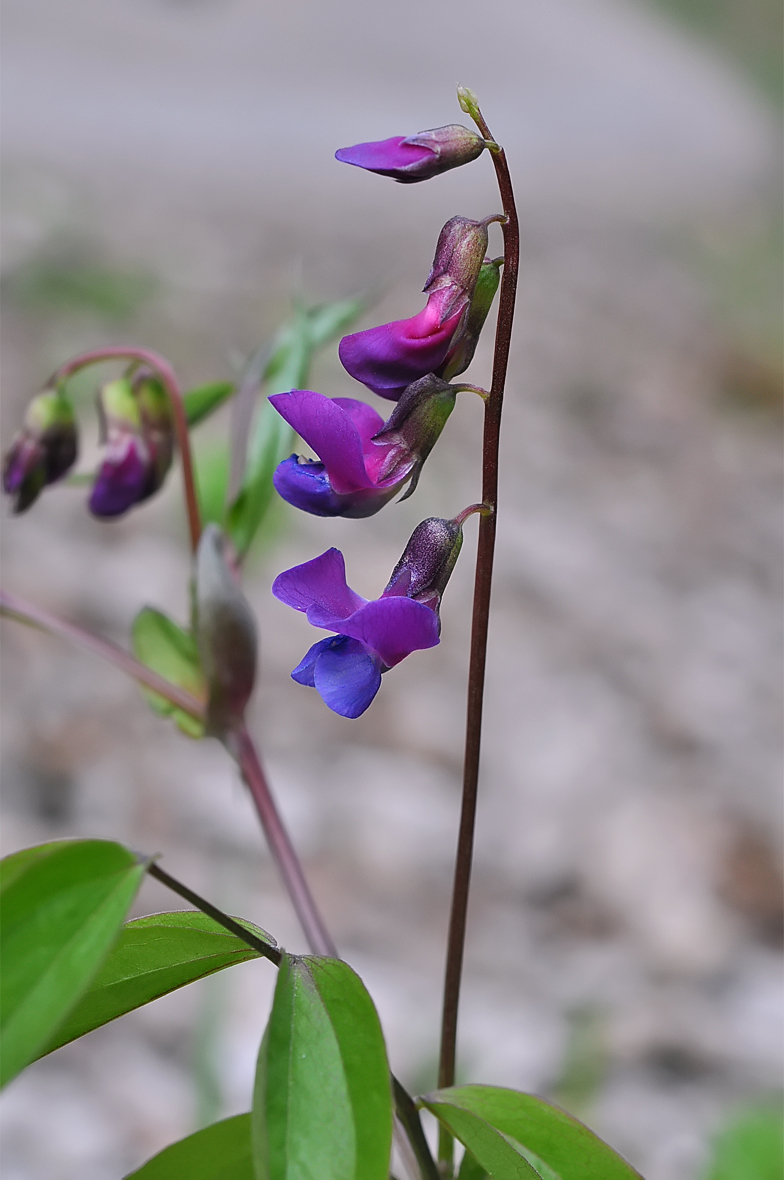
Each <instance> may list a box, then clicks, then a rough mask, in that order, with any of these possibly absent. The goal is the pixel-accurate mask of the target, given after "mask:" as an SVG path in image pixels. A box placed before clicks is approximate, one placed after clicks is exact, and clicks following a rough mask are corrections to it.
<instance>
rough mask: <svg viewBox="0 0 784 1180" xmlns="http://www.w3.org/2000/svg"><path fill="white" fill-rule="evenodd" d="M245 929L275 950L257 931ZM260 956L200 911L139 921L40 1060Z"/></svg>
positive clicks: (128, 925) (129, 928) (122, 938)
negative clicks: (153, 1002) (120, 1018)
mask: <svg viewBox="0 0 784 1180" xmlns="http://www.w3.org/2000/svg"><path fill="white" fill-rule="evenodd" d="M242 925H243V926H246V927H247V928H248V930H250V931H251V932H252V933H253V934H255V935H256V936H257V937H258V938H261V939H263V940H264V942H268V943H269V944H270V945H271V946H274V945H275V940H274V939H272V938H270V936H269V935H268V934H265V932H264V931H263V930H260V929H259V928H258V927H257V926H254V925H252V923H250V922H243V923H242ZM259 957H260V956H259V953H258V951H255V950H254V949H253V947H251V946H248V944H247V943H246V942H243V941H242V939H241V938H238V937H237V936H236V935H235V934H231V933H230V932H229V931H228V930H226V929H225V928H224V927H223V926H219V925H218V923H217V922H216V921H215V920H214V919H213V918H210V917H208V915H207V914H202V913H200V911H199V910H178V911H176V912H174V913H171V914H150V915H149V917H146V918H134V920H133V921H131V922H127V923H126V925H125V926H124V927H123V929H122V933H121V934H120V937H119V938H118V940H117V942H116V943H115V945H114V946H113V948H112V950H111V951H110V953H109V957H108V958H107V959H106V961H105V962H104V964H103V967H101V969H100V971H99V972H98V974H97V975H96V977H95V979H94V980H93V983H92V985H91V987H90V988H89V990H88V991H87V992H86V993H85V994H84V995H83V996H82V998H81V1000H80V1001H79V1003H78V1004H77V1005H76V1007H75V1008H74V1009H73V1011H72V1012H71V1014H70V1016H68V1018H67V1019H66V1020H65V1022H64V1023H63V1024H61V1025H60V1026H59V1027H58V1029H57V1031H56V1033H55V1035H54V1036H53V1037H52V1039H51V1040H50V1041H48V1042H47V1044H46V1046H45V1048H44V1049H42V1051H41V1053H40V1054H39V1056H41V1057H43V1056H44V1054H46V1053H51V1052H53V1050H55V1049H59V1048H60V1046H61V1045H66V1044H68V1042H69V1041H74V1040H76V1038H77V1037H82V1036H84V1034H85V1033H88V1032H92V1030H93V1029H94V1028H99V1027H100V1026H101V1025H102V1024H107V1023H108V1022H109V1021H110V1020H115V1019H116V1018H117V1017H118V1016H122V1015H123V1014H124V1013H125V1012H132V1011H133V1009H134V1008H141V1007H142V1005H143V1004H149V1003H150V1001H151V1000H157V999H158V997H159V996H165V995H167V994H168V993H169V992H173V991H175V990H176V989H177V988H178V987H184V986H185V984H187V983H193V982H194V980H196V979H204V977H205V976H207V975H212V974H213V973H214V972H215V971H222V970H223V969H224V967H231V966H232V965H233V964H234V963H244V962H245V961H246V960H247V959H257V958H259Z"/></svg>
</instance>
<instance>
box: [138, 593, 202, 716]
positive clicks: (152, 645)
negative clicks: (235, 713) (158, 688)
mask: <svg viewBox="0 0 784 1180" xmlns="http://www.w3.org/2000/svg"><path fill="white" fill-rule="evenodd" d="M131 642H132V645H133V651H134V655H135V656H136V658H137V659H138V660H141V662H142V663H143V664H146V665H147V667H148V668H152V670H153V671H154V672H158V673H159V675H161V676H165V677H166V679H167V680H170V681H171V682H172V684H176V685H178V686H179V687H180V688H184V689H186V690H187V691H188V692H190V693H192V694H193V696H195V697H196V698H197V700H200V701H206V699H207V681H206V679H205V676H204V673H203V672H202V670H201V664H200V662H199V652H198V649H197V647H196V640H195V639H194V638H193V636H192V635H190V634H189V633H188V632H187V631H184V630H183V629H182V627H178V626H177V624H176V623H174V622H172V620H171V619H170V618H168V617H167V616H166V615H165V614H163V613H162V612H161V611H159V610H155V609H154V608H153V607H151V606H145V607H143V608H142V609H141V610H140V611H139V613H138V615H137V616H136V618H135V619H134V621H133V627H132V629H131ZM142 692H143V693H144V695H145V697H146V698H147V701H148V702H149V704H150V706H151V707H152V708H153V709H154V710H155V712H156V713H160V714H161V715H162V716H164V717H171V718H172V720H173V721H174V722H175V724H176V725H177V726H178V727H179V728H180V729H181V730H182V732H183V733H186V734H188V736H189V737H195V738H198V737H203V736H204V725H203V724H202V722H201V721H197V720H196V718H195V717H191V716H190V714H188V713H185V712H183V710H182V709H178V708H177V706H176V705H173V704H172V703H171V702H170V701H167V700H166V699H165V697H162V696H159V695H158V693H157V692H152V691H151V690H150V689H149V688H143V689H142Z"/></svg>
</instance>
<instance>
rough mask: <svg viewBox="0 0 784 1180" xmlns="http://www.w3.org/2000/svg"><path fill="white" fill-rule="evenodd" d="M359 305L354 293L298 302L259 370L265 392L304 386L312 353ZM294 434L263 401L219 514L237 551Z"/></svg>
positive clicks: (243, 549) (255, 522)
mask: <svg viewBox="0 0 784 1180" xmlns="http://www.w3.org/2000/svg"><path fill="white" fill-rule="evenodd" d="M362 307H363V304H362V303H361V302H360V301H359V300H357V299H344V300H341V301H340V302H338V303H330V304H324V305H323V306H321V307H313V308H304V307H298V308H297V310H296V314H295V316H294V318H293V319H292V321H291V322H290V323H289V324H287V325H286V326H285V327H284V328H283V329H282V330H281V332H280V333H279V335H278V338H277V340H276V342H275V346H274V349H273V353H272V356H271V358H270V360H269V362H268V363H267V366H266V368H265V370H264V388H265V391H266V393H267V394H271V393H283V392H286V391H288V390H289V389H302V388H303V387H305V386H306V385H307V380H308V374H309V372H310V365H311V362H312V359H313V355H314V353H315V352H316V351H317V350H318V349H319V348H321V347H323V345H325V344H326V343H328V341H329V340H331V339H332V337H333V336H335V335H337V334H338V333H339V332H342V331H343V330H344V329H345V328H346V327H348V325H349V324H350V323H351V322H352V320H354V319H355V318H356V317H357V316H358V315H359V313H360V311H361V310H362ZM294 437H295V435H294V432H293V430H292V429H291V427H290V426H289V425H288V423H287V422H285V421H284V420H283V419H282V418H281V416H280V414H277V413H276V412H275V410H274V409H273V408H272V406H271V405H270V404H269V402H267V401H265V403H264V405H263V406H262V407H261V409H260V411H259V412H258V414H257V417H256V423H255V426H254V428H253V431H252V433H251V437H250V444H249V447H248V454H247V461H246V466H245V472H244V476H243V480H242V486H241V488H240V490H239V492H238V494H237V496H236V498H235V499H234V501H233V503H232V504H230V505H229V507H228V510H227V512H226V518H225V525H226V529H227V531H228V533H229V535H230V536H231V539H232V541H233V542H234V545H235V548H236V549H237V552H238V553H239V554H241V555H244V554H245V553H247V551H248V549H249V548H250V546H251V544H252V542H253V538H254V537H255V536H256V533H257V530H258V528H259V526H260V524H261V523H262V521H263V519H264V516H265V514H266V512H267V510H268V508H269V505H270V502H271V501H272V497H273V494H274V489H273V486H272V475H273V472H274V471H275V468H276V467H277V465H278V463H280V462H282V460H283V459H285V458H286V456H287V454H288V453H289V452H290V450H291V447H292V445H293V441H294Z"/></svg>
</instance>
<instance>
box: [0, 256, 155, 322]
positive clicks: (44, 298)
mask: <svg viewBox="0 0 784 1180" xmlns="http://www.w3.org/2000/svg"><path fill="white" fill-rule="evenodd" d="M89 253H90V251H89V250H88V251H87V255H86V254H85V252H83V250H82V249H81V248H76V249H72V248H65V249H61V250H58V251H53V252H51V253H50V254H47V255H44V256H42V257H39V258H36V259H34V260H33V261H31V262H29V263H27V264H26V265H25V266H23V267H21V268H20V269H19V270H17V271H16V272H15V273H14V274H12V275H10V276H9V277H8V279H7V280H6V285H7V287H8V289H9V293H10V294H11V296H12V298H13V299H14V300H15V302H16V303H17V304H19V305H20V306H21V307H25V308H30V309H32V310H36V311H37V310H39V309H43V310H51V311H57V312H77V313H81V314H84V313H85V312H88V313H92V314H93V315H97V316H100V317H101V318H103V319H107V320H115V321H120V320H125V319H128V318H129V317H130V316H131V315H133V313H134V312H135V311H137V310H138V308H139V307H141V305H142V304H143V303H144V302H145V301H146V300H147V299H148V298H149V297H150V295H151V294H152V293H153V291H154V290H155V285H156V284H155V280H154V279H153V278H152V276H151V275H149V274H144V273H142V272H140V271H126V270H121V269H119V268H116V267H111V266H108V265H106V264H105V263H102V262H100V261H97V260H94V259H92V258H90V257H89Z"/></svg>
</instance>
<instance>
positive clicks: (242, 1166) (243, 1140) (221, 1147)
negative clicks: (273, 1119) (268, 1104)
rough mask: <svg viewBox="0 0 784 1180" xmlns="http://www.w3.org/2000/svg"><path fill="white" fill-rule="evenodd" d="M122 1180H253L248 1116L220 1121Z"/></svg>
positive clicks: (181, 1141) (197, 1132) (154, 1158)
mask: <svg viewBox="0 0 784 1180" xmlns="http://www.w3.org/2000/svg"><path fill="white" fill-rule="evenodd" d="M125 1180H253V1163H252V1160H251V1145H250V1115H249V1114H237V1115H235V1116H234V1117H233V1118H230V1119H222V1120H221V1122H219V1123H213V1124H212V1126H210V1127H205V1128H204V1129H203V1130H202V1131H196V1133H195V1134H193V1135H189V1136H188V1137H187V1139H180V1141H179V1142H178V1143H172V1145H171V1146H170V1147H166V1148H164V1150H163V1151H161V1152H159V1153H158V1155H155V1156H153V1158H152V1159H151V1160H148V1161H147V1163H146V1164H143V1165H142V1167H141V1168H138V1169H137V1170H136V1171H135V1172H130V1173H129V1174H128V1176H126V1178H125Z"/></svg>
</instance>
